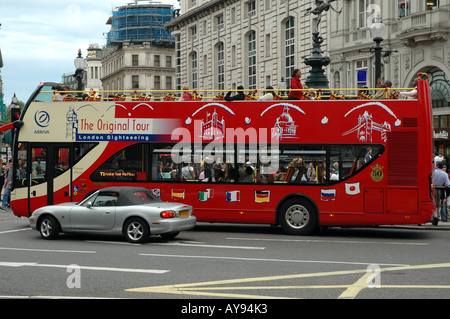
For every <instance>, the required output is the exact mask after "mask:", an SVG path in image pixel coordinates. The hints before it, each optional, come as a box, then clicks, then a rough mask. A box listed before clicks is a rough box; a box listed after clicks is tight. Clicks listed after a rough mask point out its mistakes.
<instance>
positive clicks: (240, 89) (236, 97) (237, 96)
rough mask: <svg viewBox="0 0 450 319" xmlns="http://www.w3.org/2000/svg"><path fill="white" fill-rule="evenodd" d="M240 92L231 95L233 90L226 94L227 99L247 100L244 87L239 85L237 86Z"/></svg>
mask: <svg viewBox="0 0 450 319" xmlns="http://www.w3.org/2000/svg"><path fill="white" fill-rule="evenodd" d="M237 89H238V93H237V94H236V95H233V96H231V91H230V92H228V93H227V95H225V101H243V100H245V94H244V87H243V86H242V85H239V86H238V87H237Z"/></svg>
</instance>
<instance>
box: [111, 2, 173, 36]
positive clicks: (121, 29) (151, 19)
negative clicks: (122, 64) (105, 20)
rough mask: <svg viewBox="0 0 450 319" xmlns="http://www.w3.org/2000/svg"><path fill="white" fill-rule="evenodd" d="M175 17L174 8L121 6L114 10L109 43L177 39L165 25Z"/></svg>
mask: <svg viewBox="0 0 450 319" xmlns="http://www.w3.org/2000/svg"><path fill="white" fill-rule="evenodd" d="M172 19H173V9H166V8H151V7H144V8H129V7H121V8H119V9H118V10H116V11H114V12H113V15H112V19H111V20H112V26H111V31H110V32H108V39H107V44H108V45H109V44H110V43H111V42H123V41H126V40H129V41H131V42H146V41H149V42H159V41H175V38H174V37H172V36H171V34H170V32H169V31H166V30H164V25H165V24H166V23H167V22H169V21H170V20H172Z"/></svg>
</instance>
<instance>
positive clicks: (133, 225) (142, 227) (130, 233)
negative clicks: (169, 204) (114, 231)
mask: <svg viewBox="0 0 450 319" xmlns="http://www.w3.org/2000/svg"><path fill="white" fill-rule="evenodd" d="M124 236H125V238H126V239H127V240H128V241H129V242H130V243H143V242H146V241H147V240H148V237H149V236H150V229H149V227H148V224H147V222H146V221H144V220H143V219H141V218H131V219H129V220H128V221H127V222H126V223H125V227H124Z"/></svg>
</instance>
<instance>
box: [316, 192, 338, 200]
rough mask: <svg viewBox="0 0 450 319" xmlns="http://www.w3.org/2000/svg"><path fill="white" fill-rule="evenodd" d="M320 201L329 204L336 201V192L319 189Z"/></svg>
mask: <svg viewBox="0 0 450 319" xmlns="http://www.w3.org/2000/svg"><path fill="white" fill-rule="evenodd" d="M320 199H321V200H322V201H324V202H329V201H332V200H335V199H336V190H335V189H321V190H320Z"/></svg>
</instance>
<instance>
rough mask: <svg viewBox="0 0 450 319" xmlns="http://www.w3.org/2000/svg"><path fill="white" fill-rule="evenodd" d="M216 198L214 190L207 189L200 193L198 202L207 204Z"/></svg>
mask: <svg viewBox="0 0 450 319" xmlns="http://www.w3.org/2000/svg"><path fill="white" fill-rule="evenodd" d="M210 198H214V189H213V188H207V189H206V190H204V191H198V200H199V201H201V202H206V201H207V200H208V199H210Z"/></svg>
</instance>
